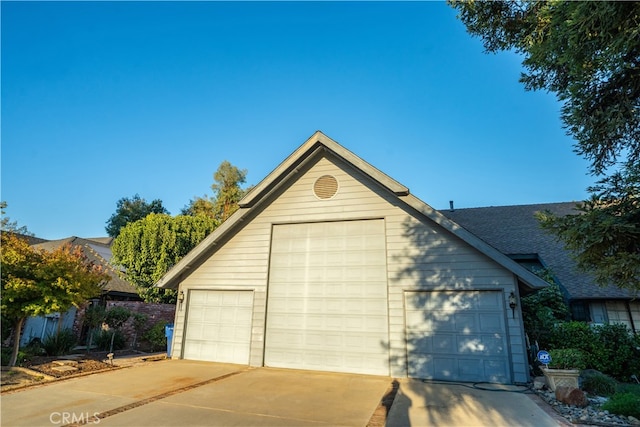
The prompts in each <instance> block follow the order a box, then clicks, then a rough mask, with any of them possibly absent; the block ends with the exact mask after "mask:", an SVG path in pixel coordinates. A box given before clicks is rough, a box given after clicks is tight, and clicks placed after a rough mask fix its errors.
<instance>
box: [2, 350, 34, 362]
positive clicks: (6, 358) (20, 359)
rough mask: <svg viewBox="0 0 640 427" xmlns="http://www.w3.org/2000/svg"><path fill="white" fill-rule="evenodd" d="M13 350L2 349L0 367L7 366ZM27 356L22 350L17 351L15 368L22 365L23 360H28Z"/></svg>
mask: <svg viewBox="0 0 640 427" xmlns="http://www.w3.org/2000/svg"><path fill="white" fill-rule="evenodd" d="M12 352H13V349H12V348H11V347H2V350H1V352H0V359H1V360H0V364H1V365H2V366H9V361H10V360H11V353H12ZM29 357H30V356H29V354H27V353H26V352H25V351H24V350H20V351H18V358H17V360H16V366H20V365H22V364H23V363H24V361H25V360H27V359H29Z"/></svg>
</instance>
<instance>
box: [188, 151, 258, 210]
mask: <svg viewBox="0 0 640 427" xmlns="http://www.w3.org/2000/svg"><path fill="white" fill-rule="evenodd" d="M246 176H247V170H246V169H242V170H240V169H238V168H237V167H236V166H234V165H232V164H231V163H229V162H228V161H227V160H225V161H223V162H222V163H220V166H218V169H217V170H216V172H215V173H214V174H213V184H212V185H211V190H213V197H208V196H206V195H205V196H203V197H196V198H194V199H192V200H190V201H189V204H188V205H187V206H185V207H184V208H183V209H182V214H183V215H205V216H208V217H210V218H215V219H217V220H218V221H220V222H224V221H225V220H226V219H227V218H229V217H230V216H231V215H233V213H234V212H235V211H237V210H238V202H239V201H240V199H242V197H243V196H244V195H245V194H246V193H247V192H248V191H249V190H250V188H247V189H243V188H242V187H241V184H244V183H245V182H246Z"/></svg>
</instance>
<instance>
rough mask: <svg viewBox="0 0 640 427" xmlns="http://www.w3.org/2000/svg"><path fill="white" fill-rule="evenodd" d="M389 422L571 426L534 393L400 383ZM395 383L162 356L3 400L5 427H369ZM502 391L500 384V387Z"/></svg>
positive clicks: (395, 426)
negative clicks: (144, 362)
mask: <svg viewBox="0 0 640 427" xmlns="http://www.w3.org/2000/svg"><path fill="white" fill-rule="evenodd" d="M393 381H394V384H395V386H396V387H397V388H398V389H399V390H398V394H397V395H396V398H395V400H394V402H393V406H392V407H391V409H390V411H389V414H388V418H387V423H386V425H387V426H389V427H407V426H523V427H557V426H558V425H568V423H563V422H562V421H561V420H560V419H558V418H555V417H554V416H553V414H552V413H550V412H545V410H544V409H543V408H544V405H546V404H543V405H540V406H539V405H537V404H536V403H535V399H534V398H532V397H534V396H531V395H527V394H524V393H518V392H513V390H508V387H505V390H503V391H490V390H480V389H477V388H474V387H473V386H472V385H464V384H437V383H425V382H422V381H419V380H412V379H406V378H405V379H400V380H393ZM391 383H392V379H391V378H389V377H376V376H369V375H350V374H337V373H328V372H316V371H297V370H287V369H272V368H248V367H247V366H240V365H230V364H221V363H208V362H195V361H187V360H163V361H158V362H150V363H147V364H144V365H139V366H134V367H130V368H123V369H120V370H117V371H111V372H106V373H100V374H94V375H89V376H85V377H79V378H73V379H69V380H65V381H59V382H53V383H49V384H45V385H41V386H36V387H31V388H27V389H24V390H21V391H15V392H9V393H5V394H3V395H2V398H1V405H2V413H1V420H0V421H1V425H2V426H8V427H19V426H28V427H31V426H64V425H81V424H84V425H89V426H90V425H93V424H100V425H101V426H153V427H157V426H185V425H186V426H243V427H245V426H319V427H321V426H361V427H362V426H366V425H367V423H368V421H369V420H370V418H371V416H372V414H373V413H374V411H375V409H376V408H377V406H378V404H379V403H380V400H381V399H382V397H383V396H384V395H385V392H386V391H387V390H388V389H389V387H390V386H391ZM496 387H500V386H496Z"/></svg>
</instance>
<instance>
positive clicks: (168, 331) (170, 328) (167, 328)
mask: <svg viewBox="0 0 640 427" xmlns="http://www.w3.org/2000/svg"><path fill="white" fill-rule="evenodd" d="M164 336H165V337H167V357H171V340H172V339H173V323H169V324H168V325H166V326H165V327H164Z"/></svg>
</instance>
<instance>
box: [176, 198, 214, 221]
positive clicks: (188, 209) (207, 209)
mask: <svg viewBox="0 0 640 427" xmlns="http://www.w3.org/2000/svg"><path fill="white" fill-rule="evenodd" d="M181 213H182V215H189V216H196V215H204V216H208V217H209V218H215V217H216V212H215V208H214V201H213V200H211V198H210V197H208V196H206V195H205V196H202V197H196V198H194V199H192V200H189V204H188V205H187V206H185V207H184V208H182V211H181Z"/></svg>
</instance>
